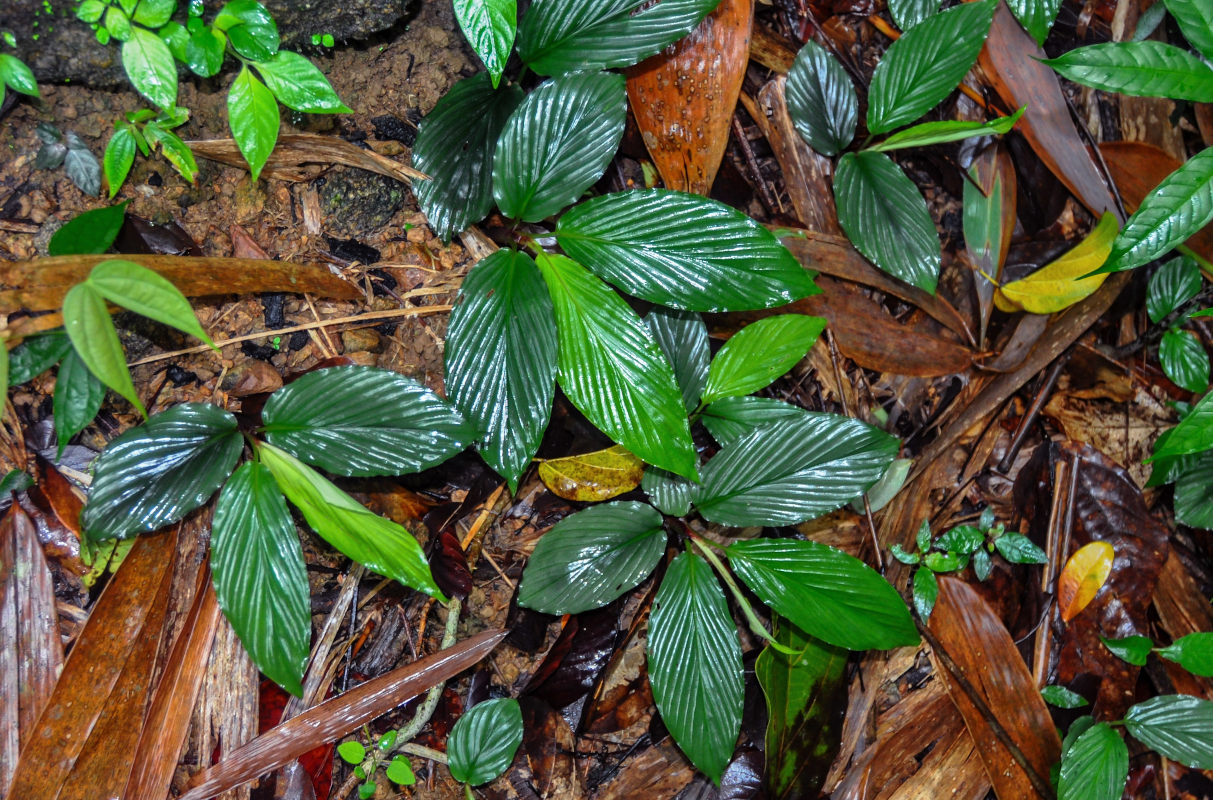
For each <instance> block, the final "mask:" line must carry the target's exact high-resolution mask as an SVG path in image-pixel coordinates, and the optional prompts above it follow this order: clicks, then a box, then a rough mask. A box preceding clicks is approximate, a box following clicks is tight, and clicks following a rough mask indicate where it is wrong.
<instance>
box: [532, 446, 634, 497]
mask: <svg viewBox="0 0 1213 800" xmlns="http://www.w3.org/2000/svg"><path fill="white" fill-rule="evenodd" d="M643 475H644V462H643V461H641V460H640V459H639V458H637V457H636V456H634V455H632V454H631V453H629V452H628V451H627V448H626V447H623V446H622V445H615V446H613V447H608V448H606V449H605V450H596V451H594V452H593V453H582V454H581V455H575V456H565V457H564V458H545V459H541V460H540V461H539V479H540V480H542V481H543V485H544V486H546V487H548V489H550V490H551V491H552V494H554V495H556V496H557V497H562V498H564V499H565V500H576V501H578V502H582V503H593V502H599V501H602V500H610V499H611V498H612V497H616V496H618V495H621V494H623V493H624V492H630V491H632V490H633V489H635V488H636V487H637V486H639V485H640V479H641V477H642V476H643Z"/></svg>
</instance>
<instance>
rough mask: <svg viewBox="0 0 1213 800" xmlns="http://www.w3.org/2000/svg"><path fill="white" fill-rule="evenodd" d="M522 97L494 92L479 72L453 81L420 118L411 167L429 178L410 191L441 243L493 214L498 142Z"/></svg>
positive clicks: (509, 90)
mask: <svg viewBox="0 0 1213 800" xmlns="http://www.w3.org/2000/svg"><path fill="white" fill-rule="evenodd" d="M522 97H523V94H522V90H521V89H519V88H518V87H517V86H515V85H512V84H511V85H509V86H503V87H502V88H500V89H496V90H494V89H493V87H492V84H491V83H490V82H489V76H488V75H487V74H485V73H483V72H482V73H478V74H476V75H474V76H472V77H471V78H465V79H463V80H461V81H459V82H458V83H456V84H455V85H454V86H453V87H451V90H450V91H448V92H447V93H446V94H445V95H443V97H442V99H441V100H439V101H438V105H436V106H434V110H433V111H431V112H430V113H429V115H428V116H427V117H426V118H425V119H424V120H422V122H421V130H420V132H419V133H418V134H417V142H416V144H415V145H414V146H413V166H415V167H416V168H417V169H419V170H421V171H422V172H424V173H426V174H427V175H429V176H430V180H428V181H418V182H417V183H416V184H414V186H413V191H415V192H416V193H417V200H418V202H419V203H420V204H421V210H422V211H424V212H425V216H426V219H427V220H429V223H430V227H431V228H433V230H434V233H435V234H437V235H438V236H440V237H441V238H442V240H443V241H447V242H449V241H450V240H451V236H452V235H453V234H456V233H458V232H459V231H462V230H463V229H464V228H466V227H467V226H468V225H471V224H473V223H476V222H479V221H480V220H482V219H484V217H485V216H486V215H487V214H488V213H489V211H491V210H492V208H493V159H494V157H495V155H496V153H497V138H498V136H499V135H500V134H501V129H502V128H504V127H505V123H506V120H507V119H509V117H510V114H512V113H513V111H514V109H515V108H517V106H518V104H519V103H520V102H522Z"/></svg>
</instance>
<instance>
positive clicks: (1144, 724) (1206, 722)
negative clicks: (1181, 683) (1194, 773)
mask: <svg viewBox="0 0 1213 800" xmlns="http://www.w3.org/2000/svg"><path fill="white" fill-rule="evenodd" d="M1125 728H1126V729H1127V730H1128V731H1129V733H1131V734H1133V736H1134V737H1135V738H1136V739H1138V740H1139V741H1141V742H1142V743H1143V744H1145V745H1146V746H1147V747H1149V748H1150V749H1151V750H1155V751H1157V752H1158V753H1160V754H1162V755H1164V756H1166V757H1167V758H1169V759H1171V760H1172V761H1178V762H1179V763H1181V764H1184V765H1186V766H1189V767H1194V768H1196V769H1213V702H1209V701H1208V700H1202V699H1200V698H1196V697H1189V696H1187V695H1182V694H1172V695H1161V696H1159V697H1155V698H1152V699H1150V700H1147V701H1145V702H1144V703H1138V704H1137V705H1135V706H1133V707H1132V708H1130V709H1129V713H1128V714H1126V715H1125Z"/></svg>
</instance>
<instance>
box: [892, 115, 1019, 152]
mask: <svg viewBox="0 0 1213 800" xmlns="http://www.w3.org/2000/svg"><path fill="white" fill-rule="evenodd" d="M1026 110H1027V107H1026V106H1025V107H1024V108H1021V109H1019V110H1018V111H1016V112H1015V113H1014V114H1012V115H1010V116H1008V117H998V118H997V119H992V120H990V121H989V122H977V121H974V122H967V121H964V120H948V121H945V122H924V123H922V124H920V125H915V126H914V127H912V128H906V129H905V130H902V131H898V132H897V133H895V134H893V135H892V136H890V137H889V138H887V139H885V140H884V141H883V142H881V143H880V144H875V145H872V146H871V147H869V148H868V149H869V150H875V151H877V152H887V151H889V150H903V149H905V148H907V147H926V146H928V145H933V144H943V143H944V142H956V141H959V140H961V139H969V138H971V137H973V136H1001V135H1002V134H1004V133H1006V132H1008V131H1009V130H1011V128H1013V127H1015V123H1016V122H1018V121H1019V118H1020V117H1022V116H1023V112H1024V111H1026Z"/></svg>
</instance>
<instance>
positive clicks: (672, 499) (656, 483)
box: [640, 467, 696, 517]
mask: <svg viewBox="0 0 1213 800" xmlns="http://www.w3.org/2000/svg"><path fill="white" fill-rule="evenodd" d="M640 488H641V489H643V490H644V493H645V494H647V495H648V496H649V500H651V501H652V502H653V505H655V506H657V508H658V509H660V510H661V512H662V513H663V514H669V515H670V516H671V517H685V516H686V515H687V512H688V511H690V510H691V498H692V496H693V495H694V493H695V489H696V484H694V483H691V482H690V481H688V480H687V479H686V478H684V477H682V476H681V475H675V474H674V473H672V472H667V471H666V470H664V469H659V468H657V467H649V468H648V469H646V470H645V471H644V477H642V478H641V479H640Z"/></svg>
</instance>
